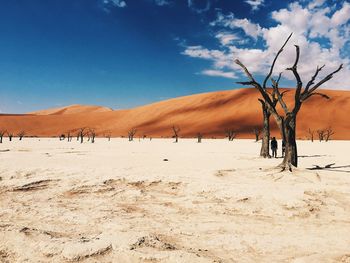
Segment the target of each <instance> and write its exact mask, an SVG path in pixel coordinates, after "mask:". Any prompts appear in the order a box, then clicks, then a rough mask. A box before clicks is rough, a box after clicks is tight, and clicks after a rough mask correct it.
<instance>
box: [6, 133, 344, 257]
mask: <svg viewBox="0 0 350 263" xmlns="http://www.w3.org/2000/svg"><path fill="white" fill-rule="evenodd" d="M298 145H299V154H300V155H302V156H303V157H302V158H300V159H299V160H300V167H299V169H298V171H295V172H293V173H278V171H276V170H270V169H268V168H271V167H273V166H276V165H277V164H278V163H279V162H281V159H270V160H266V159H261V158H259V157H257V153H258V152H259V148H260V143H255V142H253V141H252V140H235V141H233V142H228V141H226V140H203V143H202V144H198V143H196V141H195V140H194V139H191V140H190V139H186V140H181V139H180V142H179V143H178V144H175V143H172V140H170V139H169V140H165V139H164V140H163V139H153V140H152V141H151V142H150V141H149V140H147V139H146V140H141V141H140V142H139V141H138V139H137V140H135V141H134V142H128V141H127V139H112V140H111V141H110V142H108V141H107V140H106V139H100V138H98V139H97V141H96V143H95V144H91V143H84V144H82V145H81V144H79V143H78V142H76V141H75V140H73V141H72V142H70V143H68V142H66V141H64V142H60V141H58V139H40V141H39V139H27V138H25V139H24V141H22V142H19V141H18V139H17V138H16V139H15V141H14V142H12V143H10V142H8V140H7V138H6V139H5V140H4V143H3V144H1V145H0V164H1V165H0V177H1V181H0V262H71V261H81V262H123V263H124V262H125V263H127V262H350V157H349V149H350V142H349V141H332V142H328V143H319V142H314V143H311V142H309V141H299V142H298ZM6 149H8V150H9V151H4V150H6ZM165 158H166V159H168V160H169V161H163V159H165ZM329 163H336V165H335V167H339V168H334V169H329V170H318V171H316V170H313V171H311V170H307V169H306V168H310V167H312V165H313V164H317V165H320V166H324V165H326V164H329Z"/></svg>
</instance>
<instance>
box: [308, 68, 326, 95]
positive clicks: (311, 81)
mask: <svg viewBox="0 0 350 263" xmlns="http://www.w3.org/2000/svg"><path fill="white" fill-rule="evenodd" d="M324 67H325V65H323V66H322V67H319V66H317V68H316V72H315V74H314V75H313V76H312V78H311V80H310V81H309V82H308V83H307V84H306V87H305V90H304V92H303V95H304V94H306V93H307V92H308V91H309V88H310V87H311V86H312V85H313V84H314V81H315V79H316V77H317V75H318V73H320V71H321V70H322V69H323V68H324Z"/></svg>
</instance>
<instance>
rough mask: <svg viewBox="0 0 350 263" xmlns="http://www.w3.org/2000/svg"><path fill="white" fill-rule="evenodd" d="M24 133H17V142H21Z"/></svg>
mask: <svg viewBox="0 0 350 263" xmlns="http://www.w3.org/2000/svg"><path fill="white" fill-rule="evenodd" d="M25 134H26V133H25V131H23V130H22V131H20V132H19V133H17V136H18V138H19V140H20V141H22V138H23V137H24V135H25Z"/></svg>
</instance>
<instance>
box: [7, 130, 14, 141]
mask: <svg viewBox="0 0 350 263" xmlns="http://www.w3.org/2000/svg"><path fill="white" fill-rule="evenodd" d="M7 136H8V137H9V141H10V142H11V141H12V138H13V132H9V131H8V132H7Z"/></svg>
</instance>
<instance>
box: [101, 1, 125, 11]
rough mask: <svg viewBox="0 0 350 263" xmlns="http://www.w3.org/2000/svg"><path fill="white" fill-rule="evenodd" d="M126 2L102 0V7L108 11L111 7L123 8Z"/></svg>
mask: <svg viewBox="0 0 350 263" xmlns="http://www.w3.org/2000/svg"><path fill="white" fill-rule="evenodd" d="M124 7H126V2H125V1H124V0H102V9H103V10H104V11H105V12H107V13H109V12H111V10H112V9H113V8H124Z"/></svg>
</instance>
